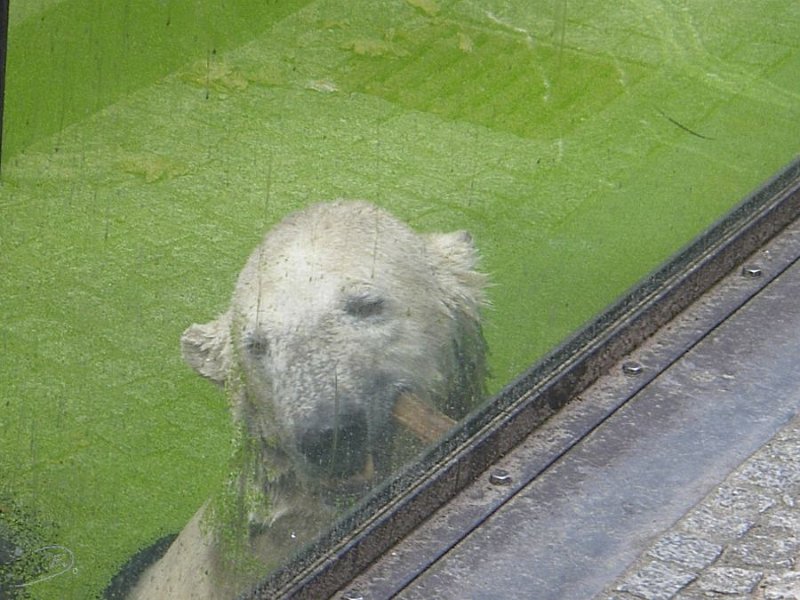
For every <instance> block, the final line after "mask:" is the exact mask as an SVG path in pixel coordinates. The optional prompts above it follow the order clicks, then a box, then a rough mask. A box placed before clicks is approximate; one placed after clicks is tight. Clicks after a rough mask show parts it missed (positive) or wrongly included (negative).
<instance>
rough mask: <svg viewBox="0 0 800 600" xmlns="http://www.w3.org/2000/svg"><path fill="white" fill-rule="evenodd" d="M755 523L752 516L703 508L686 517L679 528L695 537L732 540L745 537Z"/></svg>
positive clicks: (707, 507)
mask: <svg viewBox="0 0 800 600" xmlns="http://www.w3.org/2000/svg"><path fill="white" fill-rule="evenodd" d="M755 523H756V522H755V519H754V518H753V516H752V515H746V514H737V513H726V512H723V511H721V510H719V509H716V510H715V509H714V508H712V507H710V506H701V507H700V508H698V509H696V510H694V511H693V512H692V513H691V514H689V515H688V516H687V517H685V518H684V520H683V521H682V522H681V523H680V525H679V528H680V529H681V530H683V531H686V532H691V533H692V534H694V535H702V536H706V537H709V538H714V539H718V540H732V539H736V538H739V537H741V536H743V535H744V534H745V533H747V532H748V531H749V530H750V529H751V528H752V527H753V526H754V525H755Z"/></svg>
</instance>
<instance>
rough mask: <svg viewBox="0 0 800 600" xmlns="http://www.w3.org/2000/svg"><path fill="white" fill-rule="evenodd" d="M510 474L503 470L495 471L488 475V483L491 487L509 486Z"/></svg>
mask: <svg viewBox="0 0 800 600" xmlns="http://www.w3.org/2000/svg"><path fill="white" fill-rule="evenodd" d="M512 481H513V480H512V479H511V473H509V472H508V471H506V470H505V469H495V470H494V471H492V472H491V474H490V475H489V483H491V484H492V485H511V482H512Z"/></svg>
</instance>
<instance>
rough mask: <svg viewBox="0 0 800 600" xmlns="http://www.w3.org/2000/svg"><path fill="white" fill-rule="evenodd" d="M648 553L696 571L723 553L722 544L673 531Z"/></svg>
mask: <svg viewBox="0 0 800 600" xmlns="http://www.w3.org/2000/svg"><path fill="white" fill-rule="evenodd" d="M648 554H649V555H650V556H652V557H653V558H658V559H660V560H665V561H671V562H674V563H676V564H678V565H681V566H682V567H686V568H687V569H691V570H695V571H696V570H698V569H702V568H703V567H705V566H708V565H710V564H711V563H712V562H714V561H715V560H716V559H717V557H718V556H719V555H720V554H722V546H720V545H719V544H714V543H712V542H709V541H708V540H704V539H701V538H698V537H690V536H686V535H682V534H679V533H672V534H669V535H666V536H664V537H663V538H661V539H660V540H659V541H658V542H656V544H655V545H654V546H653V547H652V548H651V549H650V550H649V551H648Z"/></svg>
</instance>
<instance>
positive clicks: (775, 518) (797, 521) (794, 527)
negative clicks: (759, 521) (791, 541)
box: [766, 508, 800, 537]
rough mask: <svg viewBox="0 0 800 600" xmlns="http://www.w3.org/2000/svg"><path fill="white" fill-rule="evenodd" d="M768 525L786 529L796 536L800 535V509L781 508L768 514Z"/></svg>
mask: <svg viewBox="0 0 800 600" xmlns="http://www.w3.org/2000/svg"><path fill="white" fill-rule="evenodd" d="M766 524H767V526H768V527H772V528H778V529H784V530H786V531H787V532H789V533H791V534H792V535H794V536H795V537H798V536H800V510H789V509H784V508H780V509H778V510H775V511H772V512H770V514H769V515H768V516H767V523H766Z"/></svg>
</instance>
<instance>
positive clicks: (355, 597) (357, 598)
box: [342, 590, 364, 600]
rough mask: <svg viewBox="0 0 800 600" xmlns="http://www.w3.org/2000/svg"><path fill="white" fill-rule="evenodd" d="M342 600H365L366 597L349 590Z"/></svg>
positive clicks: (356, 591)
mask: <svg viewBox="0 0 800 600" xmlns="http://www.w3.org/2000/svg"><path fill="white" fill-rule="evenodd" d="M342 600H364V595H363V594H362V593H361V592H359V591H358V590H347V591H346V592H344V593H343V594H342Z"/></svg>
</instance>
